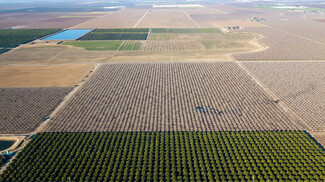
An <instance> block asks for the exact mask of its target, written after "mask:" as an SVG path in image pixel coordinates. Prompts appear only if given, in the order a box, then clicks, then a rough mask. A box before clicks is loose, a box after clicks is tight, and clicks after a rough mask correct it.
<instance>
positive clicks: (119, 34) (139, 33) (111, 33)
mask: <svg viewBox="0 0 325 182" xmlns="http://www.w3.org/2000/svg"><path fill="white" fill-rule="evenodd" d="M148 32H149V29H138V30H137V29H98V30H95V31H93V32H91V33H89V34H87V35H85V36H83V37H81V38H80V39H79V40H146V39H147V36H148Z"/></svg>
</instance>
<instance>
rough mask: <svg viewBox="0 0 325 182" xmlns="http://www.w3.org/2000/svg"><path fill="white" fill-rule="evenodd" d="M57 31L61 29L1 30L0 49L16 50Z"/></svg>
mask: <svg viewBox="0 0 325 182" xmlns="http://www.w3.org/2000/svg"><path fill="white" fill-rule="evenodd" d="M57 31H59V29H30V30H0V48H4V49H6V48H14V47H16V46H18V45H19V44H24V43H27V42H30V41H32V40H35V39H37V38H40V37H44V36H45V35H48V34H51V33H54V32H57Z"/></svg>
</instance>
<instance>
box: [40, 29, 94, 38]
mask: <svg viewBox="0 0 325 182" xmlns="http://www.w3.org/2000/svg"><path fill="white" fill-rule="evenodd" d="M91 30H92V29H72V30H65V31H63V32H60V33H57V34H55V35H52V36H50V37H47V38H45V39H43V40H74V39H76V38H79V37H81V36H82V35H85V34H86V33H88V32H90V31H91Z"/></svg>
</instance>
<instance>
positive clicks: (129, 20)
mask: <svg viewBox="0 0 325 182" xmlns="http://www.w3.org/2000/svg"><path fill="white" fill-rule="evenodd" d="M146 12H147V9H125V10H120V11H116V12H113V13H111V14H108V15H105V16H101V17H99V18H95V19H93V20H90V21H88V22H85V23H82V24H80V25H76V26H74V27H73V28H132V27H133V26H134V25H135V24H136V23H137V22H138V21H139V20H140V19H141V18H142V16H143V15H144V14H145V13H146Z"/></svg>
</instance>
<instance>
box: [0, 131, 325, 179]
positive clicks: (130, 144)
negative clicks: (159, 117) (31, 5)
mask: <svg viewBox="0 0 325 182" xmlns="http://www.w3.org/2000/svg"><path fill="white" fill-rule="evenodd" d="M268 143H270V144H271V145H268ZM324 159H325V151H324V150H322V149H321V148H320V147H319V146H318V145H317V144H316V143H315V142H314V141H313V140H312V139H311V138H309V136H308V135H307V134H306V133H304V132H302V131H255V132H104V133H41V134H37V135H36V136H35V138H34V139H33V140H32V141H31V142H30V143H29V144H28V145H27V146H26V147H25V148H24V150H23V151H22V152H20V153H19V154H18V156H17V158H16V159H14V161H13V162H12V163H11V164H10V166H8V168H7V170H6V171H4V173H3V174H2V175H1V176H0V179H1V180H0V181H67V180H69V178H70V179H71V180H72V181H108V180H111V181H121V180H123V181H135V180H142V181H158V180H160V181H169V180H179V181H183V180H184V181H189V180H192V181H198V180H202V181H209V180H210V181H215V180H228V181H229V180H236V179H238V180H251V179H252V178H253V177H254V178H255V179H256V180H325V173H324V171H325V160H324Z"/></svg>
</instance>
